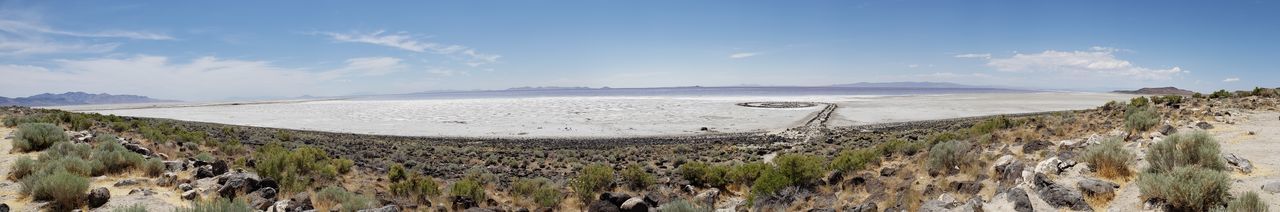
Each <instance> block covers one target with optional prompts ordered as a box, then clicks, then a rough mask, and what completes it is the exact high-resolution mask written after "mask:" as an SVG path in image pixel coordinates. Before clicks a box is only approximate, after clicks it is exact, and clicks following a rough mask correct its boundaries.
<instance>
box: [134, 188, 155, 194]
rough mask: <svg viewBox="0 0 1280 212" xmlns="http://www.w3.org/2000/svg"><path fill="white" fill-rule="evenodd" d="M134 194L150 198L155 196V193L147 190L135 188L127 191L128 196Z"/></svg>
mask: <svg viewBox="0 0 1280 212" xmlns="http://www.w3.org/2000/svg"><path fill="white" fill-rule="evenodd" d="M134 194H138V195H142V196H151V195H155V194H156V192H155V191H152V190H151V189H149V188H135V189H133V190H129V195H134Z"/></svg>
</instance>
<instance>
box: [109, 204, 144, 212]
mask: <svg viewBox="0 0 1280 212" xmlns="http://www.w3.org/2000/svg"><path fill="white" fill-rule="evenodd" d="M111 212H147V207H146V206H142V204H133V205H130V206H129V207H123V208H115V209H111Z"/></svg>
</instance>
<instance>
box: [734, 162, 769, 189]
mask: <svg viewBox="0 0 1280 212" xmlns="http://www.w3.org/2000/svg"><path fill="white" fill-rule="evenodd" d="M768 168H770V167H769V164H765V163H763V162H750V163H744V164H738V165H736V166H733V168H730V169H729V172H728V173H725V176H724V177H725V179H728V180H729V182H730V183H735V184H740V185H750V184H751V183H752V182H755V180H756V177H759V176H760V172H762V171H764V170H765V169H768Z"/></svg>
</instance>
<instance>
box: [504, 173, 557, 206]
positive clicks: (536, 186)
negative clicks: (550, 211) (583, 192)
mask: <svg viewBox="0 0 1280 212" xmlns="http://www.w3.org/2000/svg"><path fill="white" fill-rule="evenodd" d="M511 193H512V194H514V195H516V196H518V197H524V198H527V199H529V200H531V201H533V202H534V203H537V204H538V205H539V206H543V207H555V206H556V205H559V204H560V201H561V200H563V199H564V193H563V192H560V189H559V186H556V185H554V184H552V183H551V180H549V179H547V178H541V177H540V178H533V179H520V180H516V181H515V182H513V183H512V185H511Z"/></svg>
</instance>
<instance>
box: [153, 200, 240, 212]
mask: <svg viewBox="0 0 1280 212" xmlns="http://www.w3.org/2000/svg"><path fill="white" fill-rule="evenodd" d="M173 211H175V212H252V211H255V210H254V209H253V208H252V207H249V204H248V203H245V202H244V200H240V199H226V198H220V197H219V198H217V199H212V200H208V201H195V202H193V203H191V207H190V208H178V209H174V210H173Z"/></svg>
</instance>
